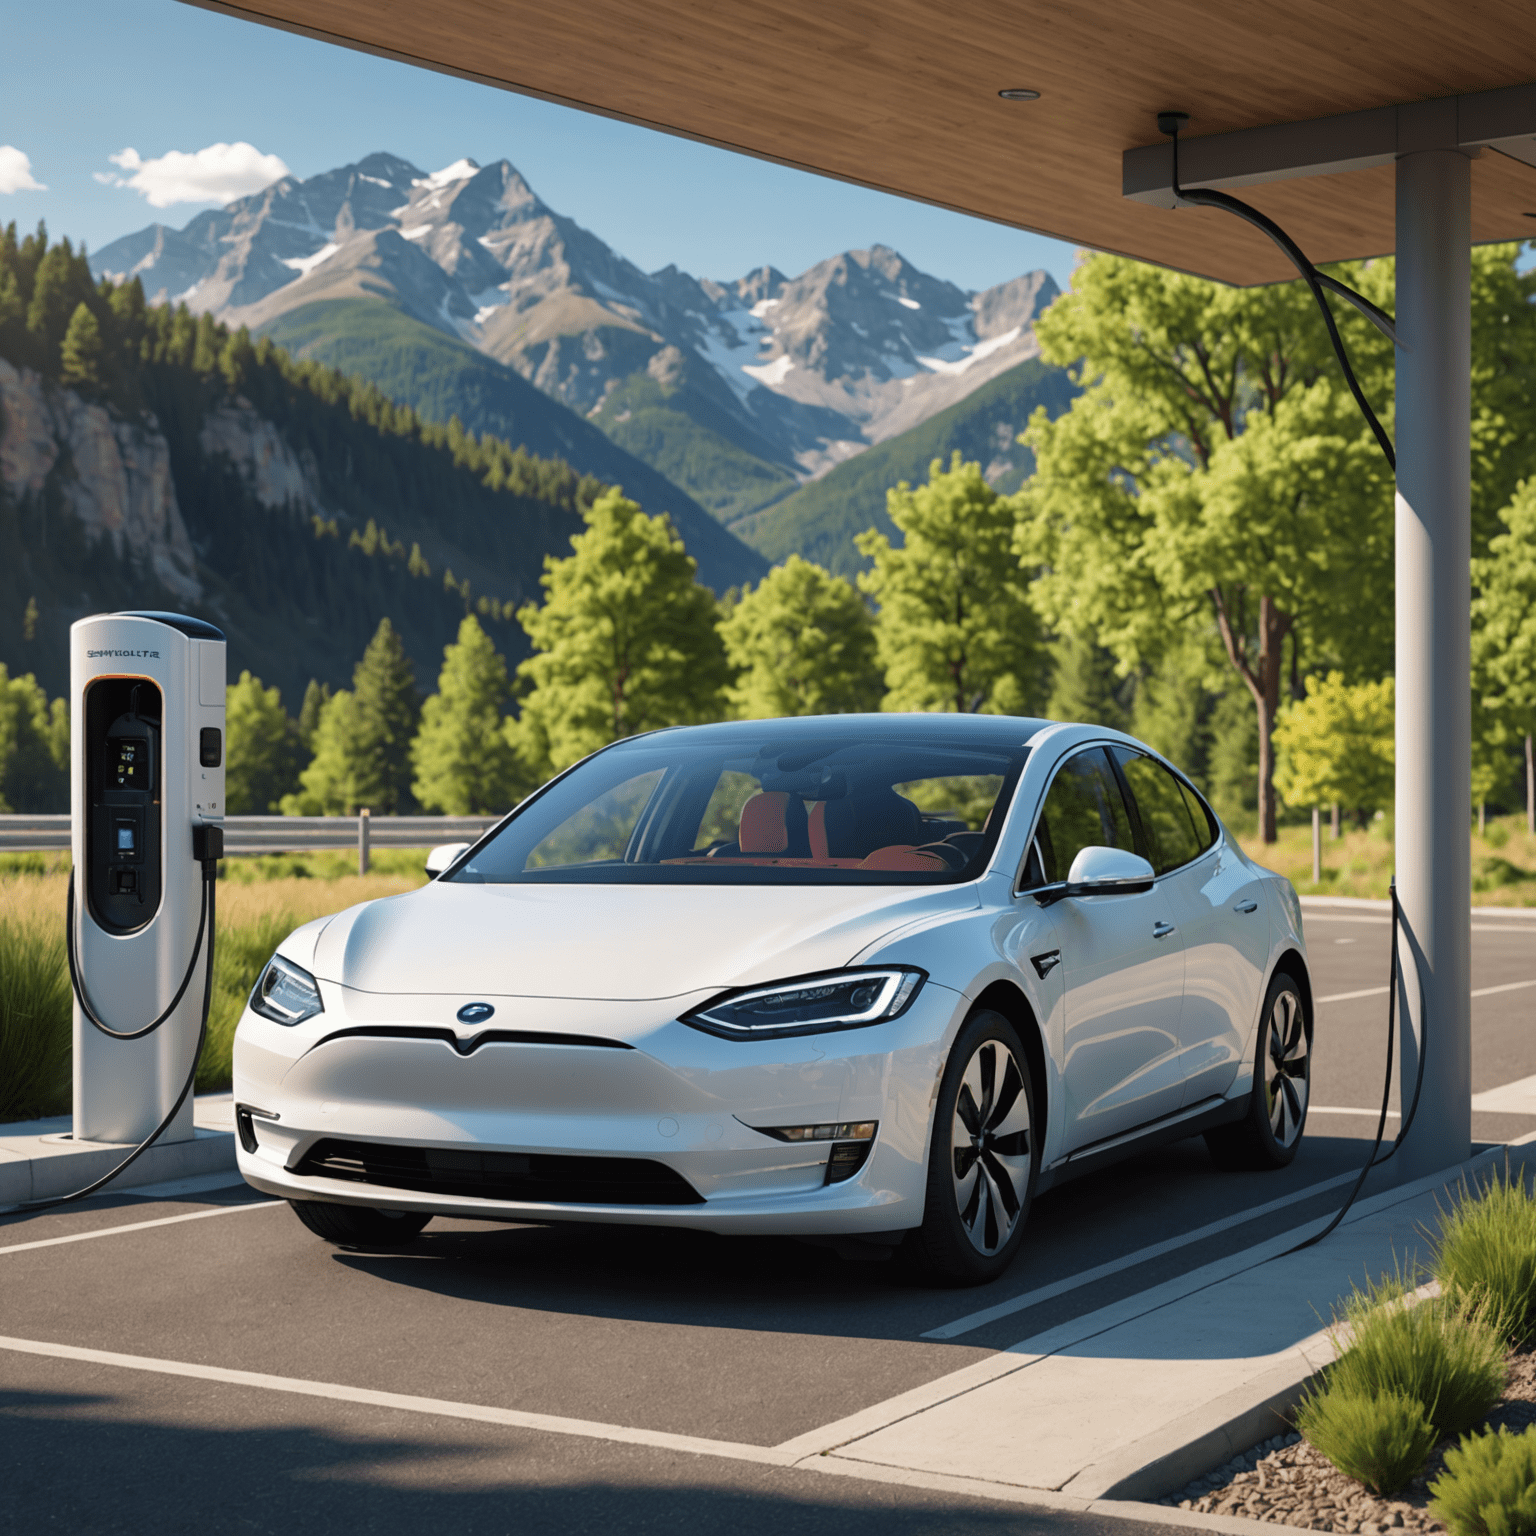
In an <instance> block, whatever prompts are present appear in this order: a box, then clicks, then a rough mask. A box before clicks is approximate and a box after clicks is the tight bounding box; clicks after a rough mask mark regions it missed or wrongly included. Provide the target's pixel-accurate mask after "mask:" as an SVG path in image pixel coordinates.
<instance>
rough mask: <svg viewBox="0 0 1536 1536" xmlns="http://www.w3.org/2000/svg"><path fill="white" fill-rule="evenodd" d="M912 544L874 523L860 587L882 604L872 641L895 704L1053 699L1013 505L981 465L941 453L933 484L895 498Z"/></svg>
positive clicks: (1015, 703) (902, 490)
mask: <svg viewBox="0 0 1536 1536" xmlns="http://www.w3.org/2000/svg"><path fill="white" fill-rule="evenodd" d="M886 505H887V507H888V508H889V509H890V514H891V521H892V522H893V523H895V524H896V526H897V528H898V529H900V530H901V533H902V535H903V539H904V542H903V543H902V545H901V546H899V547H897V546H895V545H893V544H892V543H891V541H890V539H889V538H887V537H886V535H885V534H883V533H879V532H877V531H876V530H875V529H873V528H871V529H870V530H869V531H868V532H866V533H861V534H860V535H859V536H858V538H857V539H856V540H855V541H854V542H855V543H856V544H857V545H858V548H859V553H860V554H862V555H864V556H866V557H867V558H869V559H870V560H871V561H873V562H874V565H873V569H872V570H869V571H866V572H864V573H863V574H862V575H861V576H860V577H859V586H860V587H861V588H862V589H863V590H864V591H865V592H867V593H868V594H869V595H870V596H871V597H873V598H874V599H875V601H876V602H877V603H879V605H880V606H879V611H878V613H877V614H876V617H875V643H876V647H877V651H878V655H879V659H880V664H881V666H882V668H883V669H884V672H885V686H886V694H885V702H884V707H885V708H886V709H892V710H897V709H915V710H953V711H956V712H958V713H961V714H968V713H975V712H976V711H978V710H979V711H983V712H985V713H987V714H999V715H1010V714H1021V713H1023V712H1024V711H1025V709H1026V708H1028V707H1030V706H1031V705H1033V706H1034V707H1036V708H1038V707H1040V705H1042V704H1043V703H1044V693H1045V689H1044V686H1043V683H1044V673H1045V665H1044V659H1045V658H1044V652H1043V650H1042V648H1041V645H1040V634H1039V623H1038V620H1037V619H1036V617H1035V614H1034V611H1033V610H1032V608H1031V607H1030V603H1029V599H1028V596H1027V581H1026V579H1025V577H1024V576H1023V574H1022V573H1021V572H1020V570H1019V568H1018V565H1017V562H1016V561H1015V560H1014V558H1013V556H1012V553H1011V549H1012V542H1013V533H1014V502H1013V500H1012V499H1011V498H1009V497H1006V496H999V495H998V494H997V492H996V491H994V490H993V489H992V487H991V486H990V485H988V484H987V482H986V479H985V478H984V477H983V475H982V473H981V466H980V465H979V464H966V463H963V462H962V461H961V458H960V455H959V454H958V453H956V454H955V455H954V458H953V460H952V462H951V463H950V466H949V468H948V469H945V467H944V465H943V462H942V461H941V460H939V459H935V460H934V461H933V463H932V465H931V466H930V468H929V471H928V483H927V484H926V485H920V486H918V487H916V489H914V488H913V487H911V486H909V485H907V484H906V483H905V482H903V483H902V484H901V485H898V486H897V487H896V488H895V489H894V490H893V491H891V492H889V493H888V495H887V498H886Z"/></svg>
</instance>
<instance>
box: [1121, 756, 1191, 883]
mask: <svg viewBox="0 0 1536 1536" xmlns="http://www.w3.org/2000/svg"><path fill="white" fill-rule="evenodd" d="M1114 751H1115V761H1116V762H1117V763H1119V765H1120V771H1121V773H1123V774H1124V775H1125V782H1126V783H1127V784H1128V785H1129V786H1130V790H1131V798H1132V799H1133V800H1134V801H1135V802H1136V810H1137V812H1138V813H1139V815H1140V817H1141V830H1142V831H1143V832H1144V833H1145V834H1146V839H1147V857H1148V858H1149V859H1151V861H1152V869H1153V872H1154V873H1156V874H1159V875H1163V874H1167V872H1168V871H1169V870H1170V869H1177V868H1178V867H1179V866H1180V865H1181V864H1188V863H1189V861H1190V860H1191V859H1195V858H1198V857H1199V856H1200V855H1201V854H1202V853H1204V852H1205V850H1206V849H1207V848H1209V847H1210V845H1211V840H1210V838H1209V836H1207V835H1203V834H1204V833H1205V832H1206V831H1207V828H1206V824H1205V817H1204V814H1203V813H1202V815H1201V818H1200V830H1199V831H1197V830H1196V825H1195V821H1194V818H1193V817H1192V816H1191V815H1190V808H1189V803H1188V801H1187V800H1186V799H1185V798H1184V788H1183V786H1182V785H1181V784H1180V783H1179V781H1178V780H1177V779H1176V778H1174V776H1173V775H1172V774H1171V773H1169V772H1168V770H1167V769H1166V768H1164V767H1163V765H1162V764H1161V763H1158V762H1154V761H1153V760H1152V759H1151V758H1150V757H1146V756H1144V755H1143V754H1142V753H1140V752H1132V751H1130V750H1128V749H1127V748H1125V747H1116V748H1115V749H1114Z"/></svg>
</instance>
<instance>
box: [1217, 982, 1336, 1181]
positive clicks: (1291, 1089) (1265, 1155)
mask: <svg viewBox="0 0 1536 1536" xmlns="http://www.w3.org/2000/svg"><path fill="white" fill-rule="evenodd" d="M1311 1093H1312V1028H1311V1025H1310V1023H1309V1022H1308V1019H1307V1010H1306V1007H1305V1005H1304V1004H1303V1002H1302V998H1301V988H1300V987H1299V986H1298V985H1297V983H1296V981H1295V979H1294V978H1293V977H1291V976H1289V975H1287V974H1286V973H1285V972H1284V971H1281V972H1279V973H1277V974H1276V976H1275V979H1274V980H1273V981H1272V982H1270V984H1269V991H1268V993H1267V994H1266V995H1265V998H1264V1009H1263V1012H1262V1013H1261V1014H1260V1016H1259V1037H1258V1040H1257V1042H1256V1043H1255V1046H1254V1064H1253V1092H1252V1094H1251V1095H1250V1097H1249V1100H1248V1112H1247V1114H1245V1115H1244V1116H1243V1118H1242V1119H1241V1120H1238V1121H1236V1122H1235V1123H1234V1124H1232V1125H1220V1126H1217V1127H1216V1128H1215V1129H1214V1130H1210V1131H1207V1132H1206V1133H1205V1144H1206V1146H1208V1147H1209V1148H1210V1150H1211V1156H1212V1157H1213V1158H1214V1159H1215V1160H1216V1162H1217V1164H1218V1165H1219V1166H1220V1167H1222V1168H1260V1169H1262V1168H1284V1167H1285V1166H1286V1165H1287V1164H1289V1163H1290V1162H1292V1161H1293V1160H1294V1159H1295V1156H1296V1151H1297V1148H1298V1147H1300V1145H1301V1138H1302V1134H1303V1132H1304V1131H1305V1130H1306V1125H1307V1106H1308V1104H1309V1103H1310V1101H1311Z"/></svg>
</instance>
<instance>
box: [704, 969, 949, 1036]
mask: <svg viewBox="0 0 1536 1536" xmlns="http://www.w3.org/2000/svg"><path fill="white" fill-rule="evenodd" d="M926 979H927V973H926V972H924V971H920V970H918V969H916V967H913V966H905V965H892V966H878V967H874V966H872V967H869V968H867V969H860V970H856V971H832V972H829V973H827V974H825V975H821V976H799V977H796V978H795V979H794V980H792V981H779V982H774V983H773V984H772V985H771V986H766V987H744V988H741V989H739V990H737V991H733V992H723V993H721V994H720V996H719V997H715V998H711V999H710V1001H709V1002H707V1003H705V1004H703V1006H702V1007H699V1008H695V1009H694V1010H693V1011H692V1012H691V1013H686V1014H684V1015H683V1023H684V1024H690V1025H692V1026H693V1028H695V1029H702V1030H704V1031H706V1032H707V1033H708V1034H711V1035H719V1036H721V1037H722V1038H723V1039H727V1040H778V1039H782V1038H783V1037H784V1036H786V1035H817V1034H823V1033H825V1032H826V1031H828V1030H834V1029H861V1028H863V1027H864V1026H865V1025H868V1024H883V1023H884V1022H885V1021H886V1020H887V1019H894V1018H896V1017H897V1016H898V1015H900V1014H902V1013H905V1012H906V1010H907V1008H908V1007H909V1006H910V1005H911V1003H912V1000H913V998H914V997H916V996H917V992H918V989H919V988H920V987H921V986H922V984H923V982H924V981H925V980H926Z"/></svg>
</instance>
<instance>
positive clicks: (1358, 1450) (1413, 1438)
mask: <svg viewBox="0 0 1536 1536" xmlns="http://www.w3.org/2000/svg"><path fill="white" fill-rule="evenodd" d="M1296 1427H1297V1429H1299V1430H1300V1431H1301V1432H1302V1434H1303V1435H1304V1436H1306V1438H1307V1441H1308V1443H1309V1444H1311V1445H1313V1446H1315V1447H1316V1448H1317V1449H1318V1450H1319V1451H1321V1452H1322V1454H1323V1455H1324V1456H1326V1457H1327V1458H1328V1460H1329V1461H1331V1462H1332V1463H1333V1464H1334V1466H1336V1467H1337V1468H1338V1469H1339V1471H1341V1472H1343V1473H1344V1474H1345V1475H1346V1476H1348V1477H1353V1478H1356V1479H1358V1480H1359V1481H1360V1482H1362V1483H1364V1484H1365V1486H1366V1487H1367V1488H1369V1489H1370V1490H1371V1491H1372V1492H1373V1493H1395V1492H1396V1491H1397V1490H1398V1489H1399V1488H1401V1487H1402V1486H1403V1484H1404V1483H1406V1482H1407V1481H1408V1480H1409V1479H1410V1478H1411V1477H1413V1475H1414V1474H1415V1473H1416V1472H1418V1471H1419V1470H1420V1469H1421V1468H1422V1467H1423V1465H1424V1463H1425V1462H1426V1461H1427V1460H1428V1459H1429V1453H1430V1451H1432V1450H1433V1449H1434V1445H1435V1440H1436V1439H1437V1438H1438V1437H1437V1436H1436V1434H1435V1428H1434V1425H1432V1424H1431V1423H1430V1422H1429V1420H1428V1419H1427V1418H1426V1417H1425V1415H1424V1408H1423V1405H1422V1404H1420V1403H1417V1402H1415V1401H1414V1400H1413V1399H1412V1398H1411V1397H1401V1396H1399V1395H1398V1394H1396V1393H1394V1392H1382V1393H1378V1394H1377V1395H1376V1396H1374V1397H1356V1396H1353V1395H1351V1394H1349V1393H1346V1392H1339V1391H1332V1390H1327V1389H1325V1390H1323V1391H1322V1392H1319V1393H1316V1394H1315V1395H1313V1396H1311V1397H1308V1398H1306V1399H1304V1400H1303V1402H1302V1403H1301V1406H1300V1407H1299V1408H1298V1409H1297V1410H1296Z"/></svg>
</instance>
